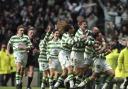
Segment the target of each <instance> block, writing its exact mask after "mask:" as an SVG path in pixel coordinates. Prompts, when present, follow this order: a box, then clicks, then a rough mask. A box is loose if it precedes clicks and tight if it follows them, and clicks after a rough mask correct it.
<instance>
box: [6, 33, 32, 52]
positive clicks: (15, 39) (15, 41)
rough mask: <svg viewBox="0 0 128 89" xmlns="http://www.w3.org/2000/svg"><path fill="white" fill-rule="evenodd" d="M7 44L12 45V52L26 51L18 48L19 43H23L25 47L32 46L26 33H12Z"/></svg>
mask: <svg viewBox="0 0 128 89" xmlns="http://www.w3.org/2000/svg"><path fill="white" fill-rule="evenodd" d="M8 44H10V45H11V46H12V47H13V50H14V52H26V50H25V49H20V48H18V46H19V45H24V46H26V47H27V48H30V47H31V46H32V43H31V41H30V39H29V37H28V36H27V35H23V36H21V37H19V36H17V35H14V36H12V37H11V38H10V40H9V42H8Z"/></svg>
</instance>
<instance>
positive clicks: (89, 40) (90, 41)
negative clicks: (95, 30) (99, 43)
mask: <svg viewBox="0 0 128 89" xmlns="http://www.w3.org/2000/svg"><path fill="white" fill-rule="evenodd" d="M84 34H86V35H87V40H86V41H83V40H82V39H80V37H81V36H82V35H84ZM77 39H79V40H80V41H78V42H77V43H76V44H75V45H74V46H73V48H72V50H73V51H78V52H84V51H85V46H91V45H93V44H94V43H95V41H94V39H93V37H92V32H91V31H90V30H86V32H85V33H83V31H82V30H81V29H78V31H77V32H76V34H75V38H74V40H77Z"/></svg>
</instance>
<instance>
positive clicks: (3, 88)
mask: <svg viewBox="0 0 128 89" xmlns="http://www.w3.org/2000/svg"><path fill="white" fill-rule="evenodd" d="M0 89H16V88H15V87H0ZM22 89H26V87H23V88H22ZM32 89H40V87H32ZM46 89H49V88H46ZM59 89H65V88H59Z"/></svg>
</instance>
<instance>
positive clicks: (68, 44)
mask: <svg viewBox="0 0 128 89" xmlns="http://www.w3.org/2000/svg"><path fill="white" fill-rule="evenodd" d="M73 44H74V39H73V37H70V36H69V34H67V33H64V34H63V36H62V39H61V48H62V50H65V51H69V52H71V50H72V46H73Z"/></svg>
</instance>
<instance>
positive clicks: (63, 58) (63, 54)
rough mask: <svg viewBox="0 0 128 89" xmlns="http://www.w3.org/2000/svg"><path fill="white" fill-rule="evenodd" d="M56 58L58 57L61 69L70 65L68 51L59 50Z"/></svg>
mask: <svg viewBox="0 0 128 89" xmlns="http://www.w3.org/2000/svg"><path fill="white" fill-rule="evenodd" d="M58 58H59V61H60V64H61V67H62V69H64V68H67V67H69V66H70V65H72V64H71V61H70V52H68V51H64V50H61V51H60V52H59V56H58Z"/></svg>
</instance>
